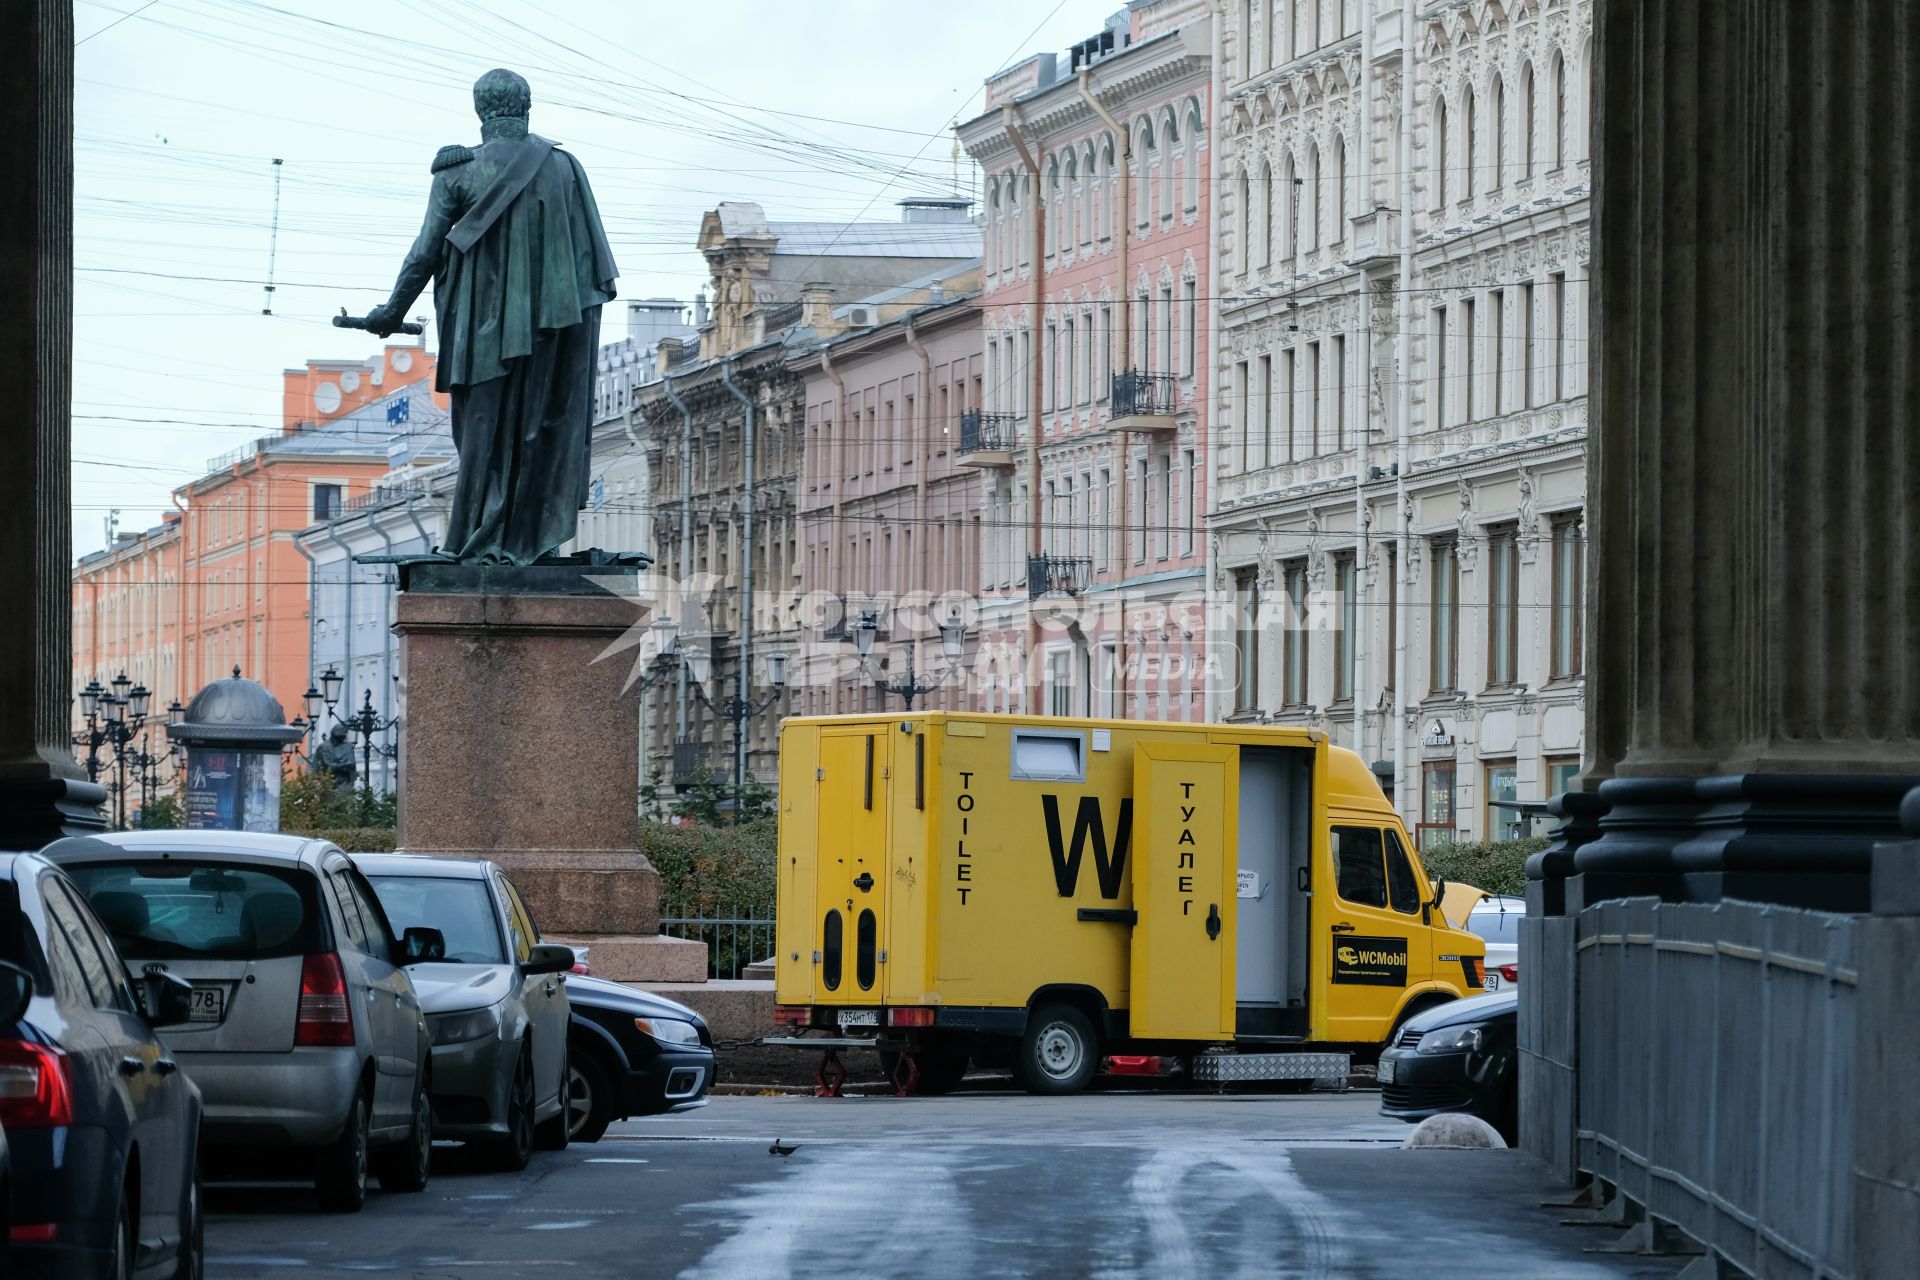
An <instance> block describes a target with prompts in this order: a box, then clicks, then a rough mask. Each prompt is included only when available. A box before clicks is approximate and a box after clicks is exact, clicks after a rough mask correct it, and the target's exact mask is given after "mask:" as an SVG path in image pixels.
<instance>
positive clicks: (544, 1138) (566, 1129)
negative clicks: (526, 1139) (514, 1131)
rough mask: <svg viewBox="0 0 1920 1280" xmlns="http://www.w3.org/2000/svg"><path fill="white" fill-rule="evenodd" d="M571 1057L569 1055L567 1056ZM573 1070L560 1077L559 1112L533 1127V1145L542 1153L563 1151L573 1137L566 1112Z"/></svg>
mask: <svg viewBox="0 0 1920 1280" xmlns="http://www.w3.org/2000/svg"><path fill="white" fill-rule="evenodd" d="M569 1056H571V1055H569ZM572 1084H573V1069H572V1067H571V1065H569V1067H568V1069H567V1070H566V1071H564V1072H562V1073H561V1075H560V1096H559V1097H558V1099H556V1101H558V1102H559V1104H560V1107H559V1110H557V1111H555V1112H554V1113H553V1114H552V1115H551V1116H549V1117H548V1118H547V1119H545V1120H542V1121H541V1122H540V1123H539V1124H537V1125H535V1126H534V1130H533V1145H534V1146H536V1147H538V1148H539V1149H540V1150H542V1151H565V1150H566V1149H567V1141H568V1140H569V1139H570V1138H571V1137H572V1136H573V1117H572V1116H570V1115H569V1114H568V1112H567V1099H568V1097H569V1095H571V1093H572V1092H573V1088H572Z"/></svg>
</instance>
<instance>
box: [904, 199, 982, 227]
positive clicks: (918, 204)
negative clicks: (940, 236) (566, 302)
mask: <svg viewBox="0 0 1920 1280" xmlns="http://www.w3.org/2000/svg"><path fill="white" fill-rule="evenodd" d="M971 208H973V201H971V200H969V199H967V198H966V197H965V196H909V197H907V198H906V199H905V200H902V201H901V202H900V221H902V222H968V221H971V220H972V219H971V215H969V213H968V212H967V211H968V210H969V209H971Z"/></svg>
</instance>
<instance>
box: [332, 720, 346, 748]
mask: <svg viewBox="0 0 1920 1280" xmlns="http://www.w3.org/2000/svg"><path fill="white" fill-rule="evenodd" d="M327 740H328V741H330V742H332V743H333V744H334V745H335V746H339V745H340V744H341V743H343V742H345V741H346V740H347V726H345V725H343V724H337V725H335V726H333V728H331V729H329V730H327Z"/></svg>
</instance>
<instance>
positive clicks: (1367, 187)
mask: <svg viewBox="0 0 1920 1280" xmlns="http://www.w3.org/2000/svg"><path fill="white" fill-rule="evenodd" d="M1363 9H1364V13H1363V15H1362V18H1361V22H1360V129H1359V134H1360V137H1361V138H1362V139H1364V140H1365V141H1363V142H1362V143H1361V145H1360V146H1359V147H1358V148H1357V150H1358V151H1359V152H1360V173H1359V179H1360V205H1361V207H1363V208H1367V209H1371V208H1372V207H1373V10H1374V4H1373V0H1368V3H1367V4H1366V5H1365V6H1363ZM1343 178H1344V175H1343ZM1342 203H1344V201H1343V202H1342ZM1374 221H1375V225H1376V226H1378V223H1379V220H1378V218H1377V217H1376V218H1375V220H1374ZM1352 229H1353V223H1352V220H1351V219H1349V220H1348V223H1347V226H1346V228H1345V230H1346V231H1351V230H1352ZM1371 294H1372V290H1370V289H1369V288H1368V287H1367V276H1366V273H1365V272H1362V273H1361V274H1360V360H1359V366H1360V377H1359V383H1360V413H1359V415H1358V417H1357V418H1354V417H1352V416H1350V415H1349V416H1346V417H1343V419H1342V420H1343V421H1358V422H1359V424H1360V434H1359V436H1358V437H1357V438H1356V439H1355V440H1354V442H1353V531H1354V537H1355V542H1354V549H1353V610H1352V612H1353V639H1352V644H1353V671H1352V674H1351V676H1350V679H1349V684H1348V687H1349V689H1350V691H1351V692H1352V694H1353V749H1354V751H1355V752H1357V753H1358V754H1359V755H1360V756H1361V757H1362V758H1363V759H1364V758H1365V757H1366V754H1367V749H1366V744H1365V742H1364V741H1363V738H1362V735H1363V734H1364V733H1365V732H1366V711H1365V709H1364V708H1365V705H1366V704H1365V703H1364V702H1363V701H1362V699H1361V691H1362V690H1364V689H1366V688H1368V687H1369V685H1368V681H1367V679H1366V675H1367V663H1368V661H1369V660H1370V659H1371V658H1372V656H1373V654H1372V652H1371V650H1372V648H1373V646H1372V645H1371V644H1370V643H1369V641H1370V639H1371V636H1372V629H1371V628H1370V627H1368V626H1367V625H1365V621H1364V620H1365V619H1366V616H1367V588H1368V587H1369V586H1371V585H1372V574H1371V573H1370V572H1369V571H1368V569H1367V557H1368V554H1369V552H1371V551H1372V549H1373V547H1372V542H1373V539H1372V538H1371V537H1370V536H1369V534H1370V532H1371V528H1372V525H1371V522H1370V521H1369V520H1368V519H1367V490H1366V484H1367V467H1368V465H1369V462H1370V460H1371V459H1372V456H1373V454H1372V452H1371V450H1370V448H1369V446H1370V445H1371V443H1372V440H1373V421H1372V404H1373V402H1372V397H1371V396H1370V395H1368V390H1369V389H1370V388H1371V387H1372V386H1373V299H1372V296H1371ZM1339 394H1341V395H1345V394H1346V392H1345V391H1344V390H1342V391H1341V392H1340V393H1339Z"/></svg>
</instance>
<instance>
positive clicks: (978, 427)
mask: <svg viewBox="0 0 1920 1280" xmlns="http://www.w3.org/2000/svg"><path fill="white" fill-rule="evenodd" d="M1018 422H1019V415H1018V414H1012V413H988V412H986V411H985V410H983V409H969V410H967V411H966V412H965V413H963V414H961V415H960V452H961V453H962V454H969V453H985V452H1000V451H1004V450H1007V449H1011V448H1013V433H1014V428H1015V425H1016V424H1017V423H1018Z"/></svg>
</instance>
